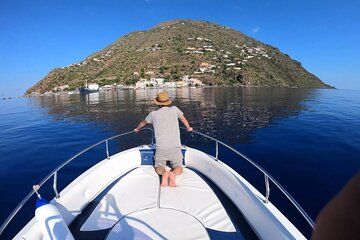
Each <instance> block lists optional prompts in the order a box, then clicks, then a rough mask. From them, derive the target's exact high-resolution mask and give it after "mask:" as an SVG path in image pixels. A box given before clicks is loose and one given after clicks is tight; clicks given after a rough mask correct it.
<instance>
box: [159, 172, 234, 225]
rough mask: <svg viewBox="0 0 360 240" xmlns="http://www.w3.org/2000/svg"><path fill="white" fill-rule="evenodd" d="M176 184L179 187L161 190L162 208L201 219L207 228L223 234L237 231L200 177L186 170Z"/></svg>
mask: <svg viewBox="0 0 360 240" xmlns="http://www.w3.org/2000/svg"><path fill="white" fill-rule="evenodd" d="M176 183H177V187H163V188H161V194H160V207H161V208H172V209H177V210H181V211H184V212H187V213H189V214H191V215H193V216H194V217H196V218H197V219H199V221H200V222H202V224H204V226H205V227H206V228H210V229H214V230H218V231H223V232H235V231H236V230H235V227H234V225H233V224H232V221H231V220H230V218H229V216H228V214H227V213H226V211H225V209H224V207H223V206H222V204H221V202H220V201H219V199H218V198H217V196H216V195H215V194H214V192H213V191H212V189H211V188H210V187H209V186H208V185H207V183H206V182H205V181H204V180H203V179H202V178H201V177H200V176H198V175H197V174H196V173H195V172H193V171H191V170H189V169H187V168H184V171H183V173H182V174H181V175H180V176H178V177H177V179H176Z"/></svg>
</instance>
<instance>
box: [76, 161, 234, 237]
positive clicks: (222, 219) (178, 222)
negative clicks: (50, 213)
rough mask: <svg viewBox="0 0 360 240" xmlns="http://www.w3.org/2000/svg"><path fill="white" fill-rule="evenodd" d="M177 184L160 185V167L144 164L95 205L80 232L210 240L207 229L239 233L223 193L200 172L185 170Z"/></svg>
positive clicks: (114, 235) (125, 177)
mask: <svg viewBox="0 0 360 240" xmlns="http://www.w3.org/2000/svg"><path fill="white" fill-rule="evenodd" d="M177 185H178V186H177V187H175V188H172V187H160V184H159V177H158V175H157V174H156V173H155V171H154V168H153V167H152V166H141V167H139V168H137V169H135V170H133V171H131V172H130V173H128V174H127V175H125V176H123V177H121V178H120V179H119V180H117V181H116V183H114V184H113V185H112V187H111V188H110V189H107V190H108V191H107V190H106V191H107V192H106V193H105V192H104V193H103V194H102V195H101V197H100V199H97V201H96V202H94V203H93V204H95V206H93V207H92V208H91V210H92V212H91V213H90V214H89V213H88V214H87V216H86V219H85V220H84V221H83V222H82V223H81V225H80V226H78V227H80V232H82V233H86V232H89V233H90V232H91V233H96V232H101V233H102V234H101V235H103V236H105V237H106V239H118V238H119V237H120V238H121V239H139V238H140V239H144V238H145V239H164V238H165V239H195V238H196V239H199V238H200V239H208V238H209V234H208V231H207V230H211V231H212V230H214V231H216V232H236V229H235V227H234V225H233V223H232V221H231V220H230V218H229V216H228V214H227V213H226V211H225V209H224V207H223V206H222V204H221V203H220V201H219V200H218V198H217V196H216V195H215V194H214V192H213V191H212V189H211V188H210V187H209V186H208V184H207V183H206V182H205V181H204V180H203V179H202V178H201V177H199V176H198V175H197V174H196V173H195V172H193V171H192V170H190V169H187V168H184V171H183V173H182V175H181V176H179V177H178V178H177ZM81 217H84V216H80V218H81ZM80 235H83V234H80ZM86 235H87V234H86ZM94 235H96V234H94ZM87 236H89V235H87ZM194 237H195V238H194ZM75 238H76V236H75Z"/></svg>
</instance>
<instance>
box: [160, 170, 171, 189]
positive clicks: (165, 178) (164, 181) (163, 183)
mask: <svg viewBox="0 0 360 240" xmlns="http://www.w3.org/2000/svg"><path fill="white" fill-rule="evenodd" d="M168 185H169V172H168V171H165V173H164V174H163V175H162V176H161V186H162V187H166V186H168Z"/></svg>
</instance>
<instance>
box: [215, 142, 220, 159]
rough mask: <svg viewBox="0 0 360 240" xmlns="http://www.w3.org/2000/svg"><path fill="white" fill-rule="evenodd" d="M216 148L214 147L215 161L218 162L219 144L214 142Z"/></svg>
mask: <svg viewBox="0 0 360 240" xmlns="http://www.w3.org/2000/svg"><path fill="white" fill-rule="evenodd" d="M215 143H216V147H215V159H216V160H218V159H219V158H218V157H219V142H218V141H215Z"/></svg>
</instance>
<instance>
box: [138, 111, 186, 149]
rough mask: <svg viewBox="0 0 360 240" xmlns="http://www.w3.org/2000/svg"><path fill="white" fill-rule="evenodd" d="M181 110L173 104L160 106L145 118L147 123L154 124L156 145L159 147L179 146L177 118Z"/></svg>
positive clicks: (181, 114)
mask: <svg viewBox="0 0 360 240" xmlns="http://www.w3.org/2000/svg"><path fill="white" fill-rule="evenodd" d="M182 116H183V112H182V111H180V109H178V108H177V107H175V106H172V107H162V108H160V109H159V110H157V111H152V112H151V113H149V115H148V116H147V117H146V118H145V120H146V122H147V123H151V124H153V125H154V129H155V139H156V145H157V148H159V149H170V148H180V147H181V142H180V130H179V121H178V119H179V118H180V117H182Z"/></svg>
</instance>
